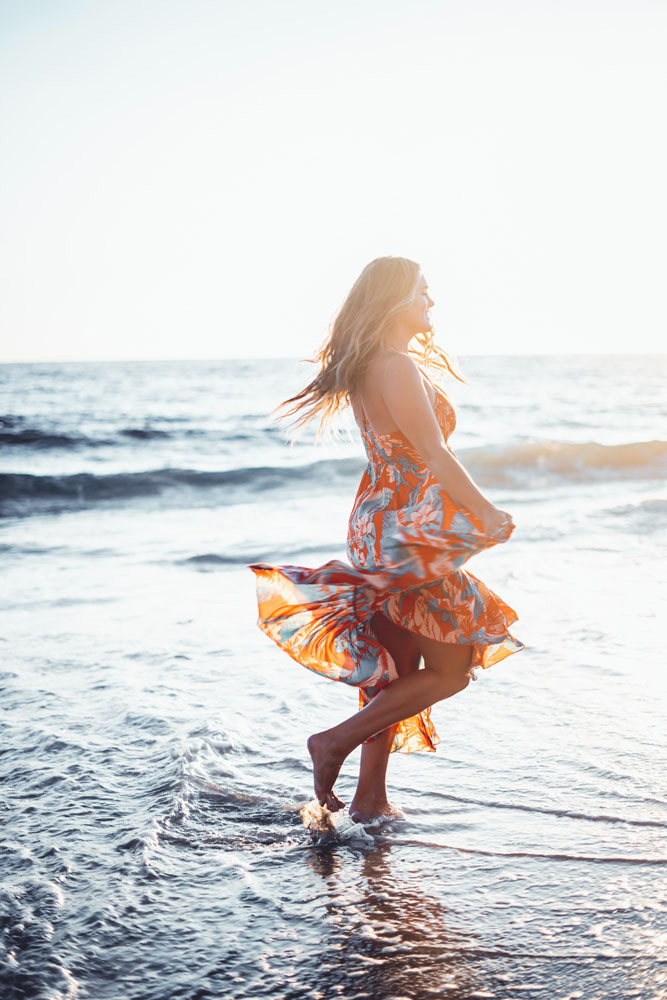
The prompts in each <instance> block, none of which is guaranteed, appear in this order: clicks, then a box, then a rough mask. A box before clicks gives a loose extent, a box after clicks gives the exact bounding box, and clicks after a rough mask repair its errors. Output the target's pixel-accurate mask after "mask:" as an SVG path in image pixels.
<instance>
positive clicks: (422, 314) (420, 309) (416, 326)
mask: <svg viewBox="0 0 667 1000" xmlns="http://www.w3.org/2000/svg"><path fill="white" fill-rule="evenodd" d="M432 305H434V302H433V299H432V298H431V296H430V295H429V294H428V285H427V284H426V278H425V277H424V275H423V274H420V275H419V283H418V285H417V290H416V291H415V297H414V299H413V300H412V304H411V305H409V306H408V307H407V309H406V310H405V312H404V313H403V315H402V316H401V319H402V320H404V322H405V325H406V326H407V327H408V328H409V330H410V333H411V334H412V335H413V336H414V335H415V334H417V333H428V332H429V331H430V330H432V329H433V326H432V323H431V312H430V310H431V306H432Z"/></svg>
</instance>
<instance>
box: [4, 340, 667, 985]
mask: <svg viewBox="0 0 667 1000" xmlns="http://www.w3.org/2000/svg"><path fill="white" fill-rule="evenodd" d="M627 366H628V368H629V370H626V369H625V368H623V367H622V366H621V365H620V364H619V363H618V362H615V363H613V364H612V363H611V361H608V362H607V361H604V362H603V361H600V359H594V360H588V361H587V360H586V359H557V360H555V361H552V360H550V361H549V366H548V367H547V366H545V364H544V362H542V365H540V363H539V361H538V360H536V359H530V358H529V359H514V358H513V359H497V358H496V359H470V361H469V363H468V364H467V365H466V371H467V372H468V374H469V375H470V376H471V377H472V376H473V375H474V376H475V377H476V378H477V381H476V383H475V385H474V386H473V387H472V388H471V389H467V390H466V389H458V387H457V391H456V395H457V397H459V398H458V399H457V405H458V419H459V430H458V431H457V432H456V435H455V437H454V438H453V439H452V444H453V447H454V449H455V450H456V452H457V454H458V455H459V457H460V458H461V459H462V460H463V461H464V462H467V464H469V467H470V468H471V470H472V469H473V466H474V456H475V454H477V457H478V469H479V470H480V471H478V472H474V474H475V475H476V477H478V480H479V481H480V483H482V484H483V485H484V487H485V489H486V490H487V492H488V494H489V495H490V496H492V497H493V499H494V500H496V502H498V503H499V505H500V506H503V507H505V508H506V509H508V510H510V511H511V512H512V513H513V516H514V520H515V522H516V524H517V528H516V531H515V533H514V535H513V536H512V539H511V542H510V543H509V544H508V545H506V546H499V547H496V548H495V549H493V550H491V551H490V552H488V553H484V554H483V555H482V556H480V557H477V558H476V559H475V560H473V562H472V563H471V565H470V568H471V570H472V572H474V573H475V574H476V575H477V576H479V577H481V578H482V579H483V580H484V581H485V582H486V583H487V584H488V585H489V586H491V587H492V588H493V589H494V590H496V591H497V592H498V593H499V594H500V595H501V596H502V597H504V598H505V599H506V600H508V601H509V603H510V604H512V606H513V607H515V608H516V610H517V612H518V614H519V622H518V623H517V624H516V626H515V627H514V632H515V634H516V635H517V636H518V637H519V638H521V639H522V640H523V641H524V642H525V643H526V644H527V648H526V649H525V650H524V651H522V652H521V653H520V654H518V655H516V656H513V657H511V658H509V659H508V660H506V661H503V663H501V664H498V665H497V666H496V667H493V668H491V669H490V670H488V671H480V676H479V679H478V681H477V682H476V683H474V684H471V685H470V686H469V687H468V688H467V689H466V690H465V691H464V692H462V693H461V694H460V695H457V696H456V697H455V698H452V699H450V700H448V701H446V702H442V703H440V704H438V705H436V706H435V707H434V709H433V717H434V721H435V724H436V728H437V729H438V732H439V734H440V737H441V740H442V742H441V743H440V745H439V747H438V750H437V753H435V754H418V755H417V754H409V755H404V754H393V755H392V758H391V760H390V774H389V783H390V788H391V798H392V801H393V802H394V803H395V804H396V805H397V806H398V807H400V809H401V810H402V816H398V817H397V818H395V819H392V820H391V821H389V822H385V823H381V824H377V825H376V826H374V827H367V828H364V827H362V826H360V825H358V824H353V823H352V822H351V821H350V820H349V817H348V816H347V813H346V812H343V813H339V814H335V815H334V816H333V817H329V818H328V822H327V817H326V816H322V815H321V812H320V810H319V809H318V808H314V807H313V805H312V785H311V774H310V768H309V766H308V764H309V762H308V757H307V753H306V750H305V738H306V736H307V735H308V733H309V732H311V731H313V730H314V729H321V728H324V727H325V726H327V725H331V724H333V723H335V722H337V721H339V720H340V719H341V718H343V717H344V716H345V715H347V714H349V713H350V712H352V711H353V710H354V709H355V708H356V697H355V692H354V691H353V690H351V689H349V688H347V687H346V686H345V685H343V684H334V683H331V682H329V681H325V680H324V679H322V678H319V677H316V676H315V675H313V674H311V673H309V672H307V671H305V670H303V668H301V667H299V666H298V665H297V664H295V663H293V662H292V661H291V660H290V659H289V658H288V657H286V656H285V654H283V653H281V652H280V651H279V650H278V649H277V648H276V647H275V646H273V645H272V644H271V643H269V641H268V640H267V639H266V638H265V637H264V636H263V635H262V634H261V633H260V632H259V630H258V629H257V628H256V627H255V624H254V623H255V618H256V607H255V603H254V580H253V578H252V574H251V573H250V572H249V571H248V570H247V569H246V568H245V563H246V562H247V561H252V560H255V559H261V560H266V561H271V560H282V561H284V562H293V563H303V564H305V565H317V564H319V563H323V562H325V561H326V560H327V559H329V558H341V557H344V542H345V526H346V519H347V514H348V512H349V509H350V507H351V504H352V498H353V495H354V490H355V488H356V480H357V479H358V473H359V469H360V467H361V458H360V454H361V452H360V445H359V443H358V441H355V440H354V439H352V440H350V441H347V442H344V443H343V444H342V445H341V446H339V448H338V449H336V447H335V446H334V445H331V444H328V445H325V446H324V447H323V449H322V451H320V452H312V450H311V448H310V445H309V444H308V443H307V442H304V443H301V444H300V445H298V446H296V447H295V448H294V449H292V450H289V449H287V448H286V447H285V446H284V445H283V444H282V438H281V437H280V435H279V434H278V435H276V433H275V429H274V428H272V427H271V426H270V425H269V422H268V419H267V416H266V411H268V409H269V408H270V405H271V404H272V403H273V402H274V401H277V399H278V398H279V396H278V393H279V392H281V391H283V390H284V388H285V385H288V384H289V379H292V382H293V384H294V385H295V386H296V385H297V384H298V382H299V378H298V377H297V374H295V372H294V366H291V367H290V365H289V364H288V363H287V362H283V363H282V368H280V367H279V366H277V365H276V363H275V362H273V363H266V362H265V363H262V362H254V363H250V362H244V363H241V362H235V363H234V362H226V363H224V364H223V363H217V364H216V365H215V366H210V367H209V368H207V367H206V366H204V365H202V364H199V363H197V364H193V365H186V366H184V365H179V366H170V365H156V366H152V365H151V366H141V365H135V366H120V365H108V366H92V365H91V366H74V365H72V366H27V365H26V366H4V367H2V368H0V380H1V381H2V385H3V389H2V397H1V398H2V404H1V405H0V414H2V413H5V414H6V417H5V431H6V432H7V433H10V432H11V431H12V430H18V432H20V433H23V431H25V428H26V427H27V426H29V427H30V428H32V429H33V430H37V431H39V432H40V434H41V435H42V437H41V438H38V439H39V440H42V441H43V438H44V437H47V436H48V434H52V435H53V434H55V432H56V431H57V433H58V435H60V436H61V437H68V438H74V437H76V435H77V434H79V436H81V434H85V436H86V437H87V438H88V440H89V441H90V440H93V439H95V440H97V439H99V440H109V441H113V442H114V444H104V445H91V444H90V443H87V444H86V445H81V444H80V443H78V444H74V445H72V444H71V443H70V444H67V445H62V444H60V445H57V446H54V445H53V442H51V443H50V444H49V443H47V444H44V443H42V444H39V445H36V444H35V441H34V440H32V441H27V440H26V435H25V434H24V435H23V436H24V440H23V441H20V442H14V443H11V444H8V443H6V442H5V448H4V452H3V456H2V458H3V461H2V469H3V471H4V473H5V475H6V476H10V477H11V476H13V477H16V476H21V477H23V478H21V479H20V480H17V479H15V478H13V479H9V480H7V479H6V478H5V479H4V480H2V483H3V486H2V487H0V499H2V498H3V497H4V500H3V503H4V504H5V506H4V507H3V509H4V512H5V515H6V516H5V519H4V521H3V522H2V531H1V536H0V546H1V547H0V560H2V580H3V602H2V611H1V612H0V636H1V638H0V671H1V672H2V683H1V689H2V696H1V704H2V707H3V709H5V711H4V712H3V716H2V721H1V723H0V724H1V725H2V736H3V739H2V743H1V747H2V754H1V756H0V762H1V764H0V767H1V773H2V779H3V780H2V786H1V787H0V809H1V810H2V819H3V823H2V836H1V839H0V857H1V858H2V868H1V871H2V876H1V880H0V926H2V939H1V940H2V944H1V946H0V947H1V948H2V950H1V951H0V965H1V972H0V984H1V986H2V989H3V990H4V992H2V996H3V1000H4V998H5V997H6V998H7V1000H14V998H19V997H44V998H47V997H48V998H60V997H75V996H77V997H91V998H95V1000H97V998H100V1000H103V998H107V997H108V998H114V1000H115V998H128V1000H135V998H136V1000H167V998H169V1000H171V998H188V1000H190V998H195V997H196V998H205V997H233V998H239V1000H245V998H248V1000H250V998H256V997H263V996H267V997H277V998H295V1000H296V998H302V997H304V998H311V997H312V998H322V1000H328V998H329V997H332V996H338V995H341V996H345V997H349V998H357V997H368V998H374V1000H375V998H386V1000H389V998H394V1000H398V998H411V1000H422V998H435V997H442V996H445V997H446V996H452V997H455V998H457V1000H458V998H467V997H496V998H502V1000H510V998H518V997H525V998H530V1000H533V998H536V1000H542V998H544V1000H547V998H548V1000H560V998H566V997H567V998H572V1000H574V998H575V997H582V998H589V997H591V998H596V997H600V998H602V997H604V998H625V997H639V998H642V1000H644V998H647V1000H649V998H650V1000H653V998H659V997H662V996H664V995H666V994H667V947H666V945H667V913H666V908H665V896H666V890H667V767H666V766H665V765H666V763H667V761H666V756H667V755H666V753H665V747H664V718H665V716H666V714H667V712H666V710H667V680H666V674H665V657H664V607H665V599H666V597H667V583H666V579H665V577H666V575H667V574H665V570H664V567H665V565H666V563H665V556H666V555H667V537H666V536H667V530H666V524H667V485H666V476H665V474H666V473H667V468H666V467H665V463H664V454H665V451H664V450H663V451H662V452H661V450H660V447H658V446H656V447H654V448H653V449H651V448H647V447H645V444H646V442H659V443H660V442H662V444H665V441H667V433H666V432H665V410H664V399H665V398H666V397H665V386H667V361H666V360H665V359H664V358H663V359H655V358H653V359H643V360H642V359H631V360H630V361H628V362H627ZM633 366H634V368H633ZM36 368H37V369H38V372H36V370H35V369H36ZM510 373H513V374H514V376H515V382H514V384H513V387H512V391H511V392H510V391H509V390H508V389H507V388H506V385H505V384H506V381H507V378H508V377H509V374H510ZM249 376H252V385H251V386H250V385H249V384H248V379H249ZM629 385H630V386H634V387H635V389H636V387H637V386H641V387H642V393H643V395H640V394H639V393H638V392H635V393H633V394H631V395H629V396H628V395H627V387H628V386H629ZM258 386H259V387H260V390H261V391H260V392H257V387H258ZM504 386H505V387H504ZM250 388H252V389H253V393H252V396H253V399H251V398H250V396H251V393H250ZM584 389H585V392H584ZM121 390H122V392H121ZM624 391H625V392H626V395H625V396H624V395H623V392H624ZM452 394H453V393H452ZM119 399H120V400H121V401H122V405H120V404H119V402H118V401H119ZM253 400H254V401H253ZM555 401H558V402H557V403H556V402H555ZM559 412H560V414H561V418H562V419H561V422H560V423H558V418H557V414H558V413H559ZM526 414H528V415H529V416H530V419H528V418H527V417H526ZM7 417H11V418H19V417H20V418H21V419H20V420H19V419H14V420H13V422H12V420H8V419H7ZM168 417H171V418H174V417H178V418H179V420H180V421H181V422H180V424H179V427H178V429H177V430H174V429H173V428H172V430H171V431H166V430H165V434H169V435H171V436H170V437H169V436H167V437H160V436H157V437H151V436H150V434H148V433H146V434H144V435H143V436H141V435H134V436H132V435H127V434H121V431H122V430H127V429H134V430H143V431H148V430H161V429H164V428H165V427H166V421H167V418H168ZM225 421H228V422H227V423H225ZM173 422H174V421H173V419H172V423H173ZM203 424H205V428H204V430H205V433H202V434H200V435H196V434H194V433H190V432H191V431H194V430H196V429H197V428H198V427H200V425H203ZM247 424H250V425H251V426H252V427H253V428H254V429H253V434H254V435H256V438H257V440H256V441H255V440H253V441H252V442H249V441H248V439H247V438H245V437H243V433H244V428H245V427H246V425H247ZM528 431H529V432H530V434H528V433H527V432H528ZM225 434H227V437H225ZM524 435H525V436H524ZM33 438H35V435H33ZM236 439H238V440H236ZM536 440H537V441H542V442H543V445H542V446H541V447H537V448H536V447H535V441H536ZM193 441H194V442H195V443H192V442H193ZM547 441H556V442H559V443H560V445H563V446H564V445H569V444H576V445H578V446H581V447H580V449H579V450H578V451H576V452H575V453H573V452H572V451H570V452H569V453H568V451H567V448H566V447H561V448H560V453H559V457H557V458H556V460H554V459H553V455H554V452H558V451H559V449H558V448H556V449H554V448H551V449H549V448H548V447H547V446H546V444H544V442H547ZM531 442H532V444H531ZM590 443H593V444H595V445H599V446H603V445H604V446H605V447H607V448H609V447H611V448H616V447H617V446H624V445H628V444H630V445H632V448H631V449H627V448H626V449H625V451H624V452H621V451H612V452H611V454H610V453H608V452H604V451H601V450H600V448H598V449H595V448H591V447H589V445H590ZM524 445H528V446H529V447H528V446H527V447H524ZM640 445H641V447H639V446H640ZM584 446H586V447H584ZM522 448H523V450H522ZM529 448H532V449H533V451H532V452H531V451H530V450H529ZM665 448H666V449H667V445H665ZM472 449H482V451H481V453H480V452H479V451H477V452H474V451H473V450H472ZM480 454H481V459H480V458H479V456H480ZM497 455H500V456H503V455H504V456H505V457H506V460H505V461H504V462H502V461H501V462H497V463H496V464H495V465H494V456H497ZM531 455H532V457H531ZM600 455H604V456H606V457H608V461H607V462H606V464H605V462H604V461H599V460H598V459H597V458H596V456H600ZM661 455H662V456H663V458H661ZM507 456H514V458H513V459H512V461H509V459H508V458H507ZM563 456H565V457H563ZM573 456H574V457H573ZM628 458H629V459H630V461H628ZM320 461H325V462H327V463H328V465H327V466H326V468H325V470H324V471H323V470H322V468H321V466H319V465H318V464H317V463H319V462H320ZM341 463H342V464H341ZM298 465H301V466H302V467H303V471H302V472H301V473H299V477H297V478H293V477H291V476H289V475H285V473H284V471H282V470H284V469H285V467H290V466H298ZM260 466H261V467H263V468H264V469H265V470H269V471H268V472H264V473H261V474H260V473H258V472H256V471H247V470H256V469H257V468H258V467H260ZM176 468H177V469H181V470H186V471H187V470H190V472H197V471H205V472H208V473H212V474H219V473H224V472H232V473H236V479H233V478H232V479H229V478H227V479H224V478H222V479H213V480H210V481H208V482H206V483H201V482H200V481H198V480H197V478H196V477H193V476H190V478H189V479H188V477H187V476H182V477H181V479H180V480H178V479H177V478H175V477H173V476H172V477H168V476H165V475H164V474H163V475H162V478H161V479H159V478H158V477H156V475H155V473H156V472H157V471H163V470H165V469H172V470H173V469H176ZM238 470H246V471H244V472H239V471H238ZM130 473H132V474H133V475H138V476H139V477H143V478H138V479H136V478H135V479H133V480H128V479H127V478H125V479H124V480H123V482H122V489H120V490H116V491H115V492H113V491H112V492H111V493H109V491H108V490H107V491H106V492H105V487H103V488H102V489H101V490H100V489H99V483H100V481H104V477H108V476H114V475H119V476H123V477H127V476H128V474H130ZM79 475H87V476H89V477H92V478H89V479H88V480H86V481H85V482H84V485H83V488H82V489H81V490H78V491H76V490H73V489H71V488H70V487H71V485H72V484H71V481H68V480H67V478H66V477H70V476H79ZM28 476H31V477H33V478H32V479H27V478H25V477H28ZM45 477H50V478H49V479H48V480H45ZM485 477H486V478H485ZM149 480H150V481H151V482H152V486H151V488H150V489H148V488H147V487H146V483H147V482H148V481H149ZM116 482H118V481H116ZM128 483H129V485H128ZM26 484H27V485H26ZM79 485H81V481H80V482H79ZM357 766H358V752H357V753H355V754H353V755H352V757H351V758H349V759H348V761H347V762H346V763H345V765H344V767H343V770H342V773H341V778H340V780H339V784H338V786H337V790H338V791H339V794H340V795H341V797H342V798H343V799H344V800H345V801H348V802H349V800H350V798H351V796H352V794H353V791H354V783H355V771H356V768H357ZM309 802H310V803H311V806H310V810H309V811H308V810H306V819H307V820H308V821H309V823H310V828H307V827H306V826H304V821H303V819H302V816H301V812H302V809H303V807H304V806H307V805H308V803H309Z"/></svg>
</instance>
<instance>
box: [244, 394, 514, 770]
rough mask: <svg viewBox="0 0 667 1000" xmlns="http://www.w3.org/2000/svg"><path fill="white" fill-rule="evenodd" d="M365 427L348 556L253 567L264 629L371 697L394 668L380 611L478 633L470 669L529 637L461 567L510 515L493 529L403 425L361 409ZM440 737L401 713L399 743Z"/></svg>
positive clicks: (413, 746) (400, 620)
mask: <svg viewBox="0 0 667 1000" xmlns="http://www.w3.org/2000/svg"><path fill="white" fill-rule="evenodd" d="M433 387H434V389H435V392H436V401H435V405H434V412H435V416H436V419H437V421H438V424H439V426H440V429H441V431H442V435H443V438H444V440H445V442H447V441H448V439H449V437H450V435H451V433H452V431H453V430H454V428H455V426H456V416H455V413H454V408H453V406H452V404H451V403H450V401H449V400H448V398H447V396H446V394H445V393H444V392H443V390H442V389H441V388H440V387H439V386H437V385H434V386H433ZM361 436H362V440H363V443H364V447H365V450H366V455H367V458H368V465H367V467H366V469H365V471H364V473H363V475H362V478H361V482H360V484H359V489H358V490H357V495H356V498H355V501H354V505H353V508H352V513H351V514H350V521H349V528H348V535H347V555H348V558H349V560H350V563H351V565H348V564H347V563H344V562H341V561H338V560H332V561H330V562H328V563H325V565H323V566H319V567H317V568H316V569H308V568H306V567H303V566H268V565H266V564H264V563H254V564H253V565H251V566H250V567H249V568H250V569H252V570H253V572H254V573H255V574H256V578H257V601H258V605H259V620H258V623H257V624H258V625H259V627H260V628H261V629H262V631H263V632H265V633H266V635H268V636H269V637H270V638H271V639H273V640H274V642H276V643H277V644H278V645H279V646H280V647H281V648H282V649H284V650H285V652H286V653H288V654H289V655H290V656H291V657H292V658H293V659H295V660H296V661H297V662H298V663H301V664H303V666H305V667H308V668H309V669H311V670H314V671H315V672H317V673H319V674H323V675H324V676H325V677H329V678H331V679H332V680H337V681H344V682H345V683H346V684H352V685H354V686H355V687H358V688H359V707H360V708H363V707H364V705H366V704H368V701H369V700H370V698H372V697H373V696H374V695H375V694H377V692H378V691H380V690H381V689H382V688H383V687H385V686H386V685H387V684H389V683H391V681H393V680H395V679H396V678H397V676H398V674H397V671H396V666H395V664H394V661H393V659H392V657H391V655H390V654H389V652H388V650H387V649H385V647H384V646H382V645H381V644H380V643H379V641H378V639H377V638H376V636H375V633H374V632H373V630H372V628H371V624H370V623H371V618H372V617H373V615H374V614H375V612H376V611H381V612H382V613H383V614H384V615H386V617H387V618H389V619H391V621H392V622H394V623H395V624H396V625H399V626H400V627H402V628H404V629H407V630H408V631H410V632H416V633H418V634H420V635H424V636H428V637H429V638H431V639H436V640H438V641H439V642H451V643H467V644H471V645H472V647H473V655H472V660H471V665H470V668H469V671H468V673H469V676H470V677H471V678H472V679H473V680H476V679H477V677H476V674H475V669H476V668H477V667H482V668H487V667H490V666H491V665H492V664H494V663H498V662H499V661H500V660H502V659H504V658H505V657H506V656H509V655H510V654H511V653H515V652H517V651H518V650H520V649H523V643H522V642H520V641H519V640H518V639H516V638H514V637H513V636H512V635H510V633H509V631H508V628H509V626H510V625H511V624H512V623H513V622H515V621H516V620H517V615H516V613H515V611H514V610H513V609H512V608H511V607H510V606H509V605H508V604H506V603H505V602H504V601H503V600H502V599H501V598H500V597H498V595H497V594H495V593H494V592H493V591H492V590H490V589H489V588H488V587H486V586H485V585H484V584H483V583H482V581H481V580H479V579H478V578H477V577H475V576H473V575H472V573H469V572H468V571H467V570H464V569H461V567H462V565H463V564H464V563H465V562H466V561H467V560H468V559H469V558H470V557H471V556H473V555H475V553H477V552H481V551H483V550H484V549H488V548H490V547H491V546H493V545H497V544H499V543H501V542H506V541H507V539H508V538H509V536H510V534H511V533H512V531H513V526H511V525H505V526H503V527H502V528H501V529H500V530H499V531H498V532H497V533H496V534H495V535H486V534H485V533H484V532H483V530H482V526H481V522H480V520H479V518H478V517H476V515H474V514H472V513H471V512H470V511H469V510H467V509H466V508H464V507H461V506H460V505H459V504H458V503H457V502H456V501H454V499H453V498H452V497H450V496H449V494H448V493H447V492H446V491H445V490H444V489H443V487H442V485H441V484H440V482H439V481H438V480H437V479H436V478H435V476H434V475H433V474H432V473H431V472H430V471H429V469H428V467H427V466H426V465H425V464H424V461H423V459H422V458H421V457H420V455H419V454H418V452H417V451H416V450H415V449H414V448H413V446H412V445H411V443H410V442H409V441H408V439H407V438H406V437H405V436H404V435H403V434H401V433H399V432H398V431H397V432H394V433H392V434H377V433H376V432H375V431H373V430H372V428H371V426H370V424H369V423H368V421H367V420H366V418H365V416H364V418H363V426H362V429H361ZM447 447H448V448H449V445H448V444H447ZM449 450H450V451H451V448H450V449H449ZM452 454H454V452H452ZM439 742H440V739H439V737H438V735H437V733H436V731H435V728H434V726H433V723H432V721H431V718H430V708H426V709H424V710H423V711H422V712H420V713H419V714H418V715H414V716H412V717H411V718H408V719H404V720H403V721H402V722H400V723H399V724H398V727H397V730H396V735H395V737H394V740H393V743H392V746H391V750H392V751H393V750H400V751H403V752H405V753H410V752H413V751H418V750H427V751H432V750H435V745H436V744H437V743H439Z"/></svg>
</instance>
